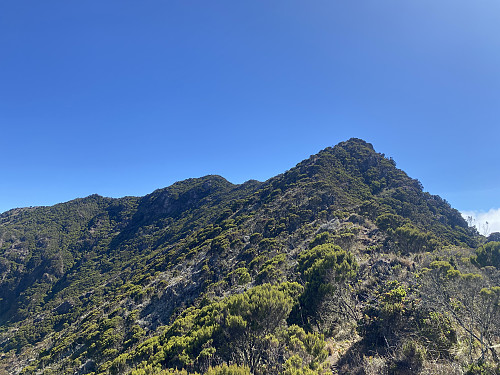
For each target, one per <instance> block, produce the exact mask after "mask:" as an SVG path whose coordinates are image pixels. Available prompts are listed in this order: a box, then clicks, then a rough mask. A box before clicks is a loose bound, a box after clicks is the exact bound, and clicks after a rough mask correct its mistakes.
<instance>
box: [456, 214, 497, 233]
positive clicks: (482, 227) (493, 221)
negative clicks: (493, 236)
mask: <svg viewBox="0 0 500 375" xmlns="http://www.w3.org/2000/svg"><path fill="white" fill-rule="evenodd" d="M461 214H462V216H463V217H464V218H465V219H466V220H467V218H468V217H472V219H473V222H472V225H474V226H475V227H476V228H477V230H478V231H479V233H481V234H483V235H484V234H485V235H488V234H490V233H492V232H500V208H492V209H491V210H489V211H486V212H485V211H462V212H461ZM486 223H488V224H486Z"/></svg>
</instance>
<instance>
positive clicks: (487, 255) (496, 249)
mask: <svg viewBox="0 0 500 375" xmlns="http://www.w3.org/2000/svg"><path fill="white" fill-rule="evenodd" d="M471 260H472V262H473V263H475V264H477V265H478V266H480V267H486V266H493V267H495V268H497V269H500V242H494V241H492V242H488V243H485V244H484V245H482V246H480V247H479V248H478V249H477V250H476V254H475V255H474V256H472V258H471Z"/></svg>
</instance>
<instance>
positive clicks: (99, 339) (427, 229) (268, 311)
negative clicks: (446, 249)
mask: <svg viewBox="0 0 500 375" xmlns="http://www.w3.org/2000/svg"><path fill="white" fill-rule="evenodd" d="M373 224H375V225H376V226H378V228H379V229H380V230H381V231H380V232H377V231H376V230H374V229H375V227H374V225H373ZM475 236H476V233H474V232H473V231H471V230H470V229H469V228H468V227H467V224H466V223H465V221H464V220H463V219H462V218H461V216H460V214H459V213H458V211H456V210H453V209H452V208H451V207H450V206H449V204H448V203H447V202H446V201H444V200H442V199H441V198H439V197H436V196H431V195H429V194H427V193H423V192H422V186H421V185H420V183H419V182H418V181H416V180H413V179H411V178H409V177H408V176H407V175H406V174H405V173H404V172H403V171H401V170H399V169H397V168H396V167H395V163H394V161H393V160H392V159H390V158H386V157H385V156H384V155H381V154H377V153H376V152H375V151H374V150H373V147H372V146H371V145H370V144H368V143H366V142H364V141H362V140H359V139H351V140H349V141H347V142H342V143H341V144H339V145H337V146H335V147H331V148H327V149H325V150H323V151H321V152H320V153H319V154H317V155H314V156H312V157H311V158H309V159H307V160H304V161H303V162H301V163H299V164H298V165H297V166H296V167H294V168H292V169H290V170H289V171H287V172H285V173H283V174H281V175H279V176H276V177H274V178H271V179H269V180H268V181H266V182H263V183H261V182H258V181H248V182H246V183H244V184H241V185H233V184H231V183H229V182H228V181H226V180H225V179H223V178H222V177H219V176H206V177H202V178H198V179H189V180H185V181H181V182H178V183H175V184H173V185H172V186H169V187H167V188H164V189H159V190H156V191H154V192H153V193H151V194H149V195H147V196H145V197H140V198H139V197H126V198H121V199H111V198H103V197H100V196H97V195H94V196H90V197H87V198H84V199H77V200H74V201H71V202H67V203H63V204H60V205H56V206H53V207H36V208H26V209H15V210H11V211H8V212H6V213H3V214H0V336H1V337H0V351H1V352H2V353H1V355H2V356H3V357H1V356H0V357H1V359H0V372H1V370H2V369H3V368H2V366H3V365H4V364H5V366H11V363H12V364H13V365H12V366H18V367H22V365H23V364H27V363H29V366H26V369H25V373H42V372H44V371H45V372H47V373H49V372H50V371H52V372H53V373H61V374H63V373H81V372H88V373H92V372H93V373H96V374H121V373H126V372H127V371H132V370H133V371H135V372H136V373H137V374H143V373H144V374H146V373H152V374H156V373H158V374H164V373H165V374H170V373H179V374H187V372H188V371H189V372H193V371H198V372H199V373H203V372H205V371H207V370H208V369H209V368H210V367H211V366H215V365H218V364H222V363H224V362H226V363H236V364H238V365H241V366H247V367H248V369H249V370H250V371H251V372H252V373H266V374H277V373H283V372H285V373H287V374H292V373H293V374H313V373H321V372H322V371H323V370H326V368H323V367H322V366H323V363H324V358H325V352H324V346H325V345H324V337H323V336H322V334H327V335H328V334H331V333H332V332H333V328H335V327H340V326H342V325H343V324H346V325H351V326H352V325H354V324H355V322H356V321H358V320H359V319H360V317H359V311H360V309H361V308H364V309H365V312H366V315H367V316H368V318H367V321H368V322H369V323H368V325H367V326H366V327H369V328H370V329H371V331H370V329H368V328H367V329H368V330H367V331H366V332H372V333H373V332H375V333H374V334H373V336H374V337H379V336H380V335H379V334H380V332H382V331H383V330H384V329H386V328H383V327H386V326H387V325H389V326H390V324H391V322H397V323H398V324H399V326H398V325H396V328H397V329H396V330H395V331H394V335H396V332H402V330H403V331H404V330H407V329H408V330H409V329H410V328H409V327H408V326H406V325H405V324H403V322H404V319H408V321H409V322H413V323H415V324H417V325H418V326H419V327H420V328H419V331H418V335H419V337H420V338H418V339H416V340H415V342H416V343H417V344H418V345H424V341H425V340H428V341H429V342H436V343H438V344H436V348H437V349H436V348H435V347H434V346H432V345H430V344H425V345H424V347H425V349H426V352H425V353H426V355H432V356H434V354H432V353H434V352H433V351H438V352H439V353H444V352H445V351H446V350H447V348H449V345H448V343H449V342H451V341H452V339H451V338H449V337H451V336H450V335H448V333H449V332H452V331H453V329H451V328H450V327H448V326H447V324H448V323H447V322H449V321H447V320H446V319H447V317H446V316H445V315H444V314H442V315H436V316H437V317H435V316H434V317H433V316H431V315H429V314H427V313H424V312H422V311H420V310H418V309H415V308H413V304H414V303H413V299H412V297H411V293H410V292H409V290H408V289H407V288H406V287H405V286H402V285H399V286H392V287H390V288H389V289H387V290H384V291H378V290H377V285H379V284H380V283H381V282H383V281H384V280H385V279H384V277H386V275H382V274H381V275H379V276H377V277H378V278H379V279H376V280H373V278H372V276H370V275H371V273H370V269H369V266H367V265H369V264H371V263H370V262H371V261H372V260H371V259H367V258H366V257H367V256H370V257H371V256H376V254H378V253H380V252H393V253H395V252H397V253H417V252H418V253H422V252H424V251H433V250H437V249H439V248H441V247H442V246H447V245H451V244H455V245H461V246H463V245H469V246H474V245H475V244H476V241H477V239H476V237H475ZM333 244H336V245H340V246H341V247H343V248H344V249H350V250H351V251H352V253H351V252H347V251H344V250H342V249H341V248H340V247H338V246H334V245H333ZM495 246H496V245H495V244H494V243H493V244H489V245H485V246H483V247H482V248H480V249H478V252H477V254H476V257H475V258H473V262H472V264H477V265H481V266H482V267H488V266H492V265H495V264H496V263H495V257H496V255H495V254H496V253H495V251H496V250H495V249H496V247H495ZM304 247H306V248H307V247H308V249H307V250H305V251H302V252H299V253H298V254H297V251H298V250H301V249H304ZM367 247H369V249H370V250H367ZM354 254H355V255H356V257H357V258H358V259H360V262H361V267H360V266H358V264H357V262H356V260H355V257H354ZM368 254H370V255H368ZM418 255H419V256H421V255H422V254H418ZM469 255H470V254H467V256H469ZM392 256H394V254H392ZM432 267H437V268H432V269H431V270H430V272H431V273H432V272H435V273H439V272H444V273H445V274H446V279H445V281H446V282H449V283H463V284H461V285H475V283H476V284H478V285H479V284H480V283H483V281H481V282H479V281H478V280H477V279H475V278H474V277H475V276H474V275H473V274H472V273H471V274H468V273H463V274H462V273H460V272H458V271H457V268H456V267H455V265H453V266H452V265H450V267H447V266H446V265H441V266H439V265H437V264H434V265H433V266H432ZM438 268H440V269H441V270H440V271H439V270H438ZM490 268H491V267H490ZM359 270H361V271H360V272H358V271H359ZM484 272H493V271H492V270H489V269H488V270H485V271H484ZM400 273H401V275H403V274H405V273H404V272H401V271H400ZM394 274H395V273H394ZM405 275H407V274H405ZM279 283H281V284H279ZM260 284H261V285H260ZM269 284H273V285H269ZM256 285H258V286H257V287H256ZM457 285H458V284H457ZM494 285H496V284H495V283H493V282H491V283H490V284H488V285H482V284H481V288H480V289H478V290H477V296H476V297H477V299H478V300H480V301H481V302H482V304H483V307H484V308H483V310H481V311H483V312H485V311H488V312H489V313H490V315H491V314H492V315H491V316H497V315H495V314H496V311H497V310H496V307H495V306H497V305H496V304H497V302H496V301H497V297H496V296H497V291H496V289H495V286H494ZM401 288H403V289H401ZM482 288H484V290H483V291H481V289H482ZM243 290H244V292H243V293H241V292H242V291H243ZM235 293H241V294H236V295H235ZM404 293H406V295H404ZM373 298H375V299H376V301H377V303H379V304H380V305H377V306H371V307H372V308H373V309H372V310H370V309H368V308H367V305H370V304H371V302H370V301H372V299H373ZM460 303H462V305H463V304H464V302H462V301H460ZM460 303H459V304H458V305H456V306H455V307H457V308H461V306H462V305H460ZM459 310H460V309H459ZM459 310H457V311H459ZM417 311H420V312H418V313H417ZM460 311H461V310H460ZM478 311H479V310H478ZM436 313H437V312H436ZM481 317H482V319H483V318H484V317H483V315H481ZM490 326H494V323H491V324H490ZM377 327H378V328H377ZM381 327H382V328H381ZM381 330H382V331H381ZM389 331H390V330H389ZM483 331H484V330H483ZM360 332H361V331H360ZM377 332H378V333H377ZM384 332H385V331H384ZM391 332H392V331H391ZM447 332H448V333H447ZM478 332H479V331H478ZM488 332H490V333H491V332H493V330H492V328H491V327H490V328H488V330H486V331H484V332H483V333H484V334H485V335H486V333H488ZM377 335H378V336H377ZM369 336H370V335H368V336H366V337H369ZM485 337H486V336H485ZM488 337H489V336H488ZM495 337H496V336H491V337H490V338H491V339H492V340H493V339H495ZM389 338H390V339H391V340H392V339H393V338H391V337H390V335H389ZM407 341H408V340H407ZM363 342H364V341H363ZM377 345H378V344H377ZM398 345H399V346H398V347H399V348H403V342H401V343H399V344H398ZM408 345H410V344H408ZM418 345H417V346H416V347H415V348H417V347H418ZM409 348H410V346H409ZM415 348H414V349H415ZM410 349H411V348H410ZM410 349H408V350H407V351H406V352H404V353H406V354H405V356H406V357H405V358H407V359H405V361H406V360H408V361H410V362H411V360H410V359H408V358H415V356H416V354H415V353H418V350H416V349H415V350H414V351H413V352H412V350H410ZM412 353H413V354H412ZM429 353H431V354H429ZM442 356H444V354H443V355H441V354H439V355H438V357H440V358H441V357H442ZM433 358H434V357H433ZM400 359H401V361H403V357H401V358H400ZM143 362H144V363H143ZM403 362H404V361H403ZM167 367H170V368H174V367H178V368H179V369H182V370H179V371H177V370H175V371H177V372H175V371H174V370H169V369H167ZM233 367H234V366H233ZM6 368H9V370H7V372H9V371H10V370H11V368H10V367H6ZM16 368H17V367H16ZM221 368H222V369H223V370H221V371H225V370H224V369H226V367H221ZM228 368H232V367H231V366H229V367H228ZM141 371H142V372H141ZM217 371H218V370H217ZM235 371H236V370H235ZM238 371H239V370H238ZM243 371H246V370H243ZM10 372H11V371H10Z"/></svg>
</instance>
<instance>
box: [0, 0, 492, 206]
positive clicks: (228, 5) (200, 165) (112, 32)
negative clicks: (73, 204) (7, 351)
mask: <svg viewBox="0 0 500 375" xmlns="http://www.w3.org/2000/svg"><path fill="white" fill-rule="evenodd" d="M499 120H500V2H499V1H498V0H481V1H470V0H467V1H463V0H441V1H435V0H418V1H416V0H409V1H401V0H391V1H389V0H376V1H375V0H372V1H340V0H339V1H337V0H328V1H326V0H325V1H319V0H318V1H294V0H273V1H258V0H246V1H234V0H227V1H217V0H214V1H206V0H192V1H185V0H182V1H174V0H169V1H165V0H149V1H129V0H104V1H103V0H85V1H68V0H59V1H55V0H45V1H39V0H36V1H35V0H26V1H3V2H2V3H1V4H0V130H1V133H0V142H1V143H0V144H1V158H0V168H1V169H0V171H1V173H2V175H1V179H0V211H5V210H8V209H10V208H14V207H21V206H32V205H33V206H35V205H51V204H55V203H58V202H63V201H67V200H70V199H73V198H76V197H83V196H87V195H89V194H92V193H98V194H101V195H105V196H112V197H120V196H124V195H144V194H147V193H149V192H151V191H153V190H154V189H157V188H160V187H164V186H167V185H170V184H172V183H173V182H175V181H177V180H181V179H185V178H188V177H198V176H203V175H206V174H220V175H222V176H224V177H226V178H227V179H228V180H229V181H231V182H235V183H241V182H243V181H245V180H248V179H258V180H265V179H267V178H269V177H271V176H273V175H276V174H278V173H282V172H284V171H285V170H287V169H289V168H291V167H293V166H294V165H295V164H296V163H298V162H300V161H301V160H303V159H305V158H307V157H308V156H309V155H311V154H315V153H317V152H318V151H319V150H321V149H323V148H325V147H327V146H332V145H335V144H337V143H338V142H340V141H344V140H346V139H348V138H351V137H359V138H363V139H365V140H366V141H368V142H371V143H372V144H373V145H374V147H375V149H376V150H377V151H379V152H382V153H385V154H386V155H387V156H391V157H393V158H394V159H395V160H396V162H397V164H398V167H400V168H402V169H404V170H405V171H406V172H407V173H408V174H409V175H410V176H411V177H414V178H418V179H419V180H420V181H421V182H422V183H423V185H424V188H425V190H427V191H429V192H431V193H433V194H439V195H441V196H442V197H443V198H445V199H447V200H448V201H449V202H450V203H451V204H452V205H453V206H454V207H456V208H458V209H460V210H489V209H491V208H498V207H500V173H499V169H500V168H499V165H500V152H499V142H500V122H499Z"/></svg>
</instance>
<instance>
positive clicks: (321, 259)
mask: <svg viewBox="0 0 500 375" xmlns="http://www.w3.org/2000/svg"><path fill="white" fill-rule="evenodd" d="M357 269H358V264H357V262H356V259H355V258H354V256H353V255H352V254H351V253H349V252H346V251H344V250H342V249H341V248H340V247H339V246H337V245H333V244H328V243H327V244H323V245H318V246H315V247H313V248H312V249H310V250H305V251H303V252H302V253H301V254H300V255H299V259H298V265H297V270H298V271H299V272H300V274H301V277H302V280H303V281H304V282H305V287H304V292H303V293H302V294H301V296H300V298H299V302H300V305H298V306H297V307H296V310H295V312H294V319H295V321H302V320H305V323H308V324H311V323H316V322H317V319H316V316H317V313H318V309H319V308H320V306H321V304H322V302H323V301H324V300H325V298H326V297H327V296H330V295H333V293H334V292H336V291H338V290H339V289H340V288H341V287H342V284H343V283H344V282H345V281H346V280H348V279H350V278H352V277H354V276H355V275H356V272H357ZM339 302H340V301H339ZM299 316H300V317H299Z"/></svg>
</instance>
